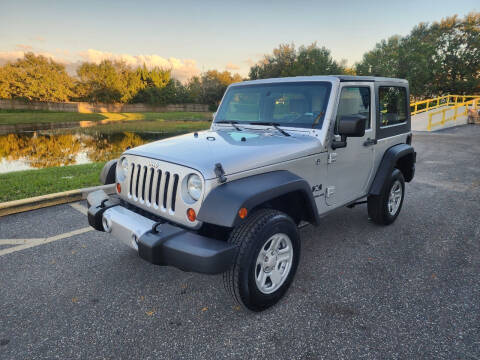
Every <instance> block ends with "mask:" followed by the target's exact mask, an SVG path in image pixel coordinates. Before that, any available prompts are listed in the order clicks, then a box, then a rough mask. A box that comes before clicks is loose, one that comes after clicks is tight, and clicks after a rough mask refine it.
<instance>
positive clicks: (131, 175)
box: [130, 164, 135, 195]
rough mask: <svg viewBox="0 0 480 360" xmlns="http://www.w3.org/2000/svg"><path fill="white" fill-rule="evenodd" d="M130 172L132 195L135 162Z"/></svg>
mask: <svg viewBox="0 0 480 360" xmlns="http://www.w3.org/2000/svg"><path fill="white" fill-rule="evenodd" d="M130 171H131V174H130V195H132V186H133V173H134V172H135V164H132V170H130Z"/></svg>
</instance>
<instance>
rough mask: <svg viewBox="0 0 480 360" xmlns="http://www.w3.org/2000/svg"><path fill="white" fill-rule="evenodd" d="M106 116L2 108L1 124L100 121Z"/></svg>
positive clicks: (0, 114)
mask: <svg viewBox="0 0 480 360" xmlns="http://www.w3.org/2000/svg"><path fill="white" fill-rule="evenodd" d="M104 118H105V117H104V116H103V115H101V114H80V113H70V112H49V111H21V110H20V111H18V110H15V111H13V110H7V111H6V110H1V111H0V124H1V125H15V124H35V123H56V122H74V121H98V120H102V119H104Z"/></svg>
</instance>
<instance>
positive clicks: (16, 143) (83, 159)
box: [0, 122, 206, 173]
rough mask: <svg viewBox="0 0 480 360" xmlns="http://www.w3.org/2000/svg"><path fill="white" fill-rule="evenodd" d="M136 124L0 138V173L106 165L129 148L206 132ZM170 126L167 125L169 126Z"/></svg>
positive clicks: (17, 133)
mask: <svg viewBox="0 0 480 360" xmlns="http://www.w3.org/2000/svg"><path fill="white" fill-rule="evenodd" d="M142 123H143V122H138V123H136V124H135V125H136V126H135V127H134V128H132V127H131V126H121V125H118V124H117V125H116V126H115V127H113V128H112V127H107V126H104V125H99V126H95V127H90V128H71V129H65V128H62V129H56V130H36V131H21V132H16V133H13V132H12V133H8V134H4V135H0V173H7V172H11V171H18V170H27V169H40V168H45V167H51V166H65V165H75V164H86V163H91V162H100V161H107V160H111V159H114V158H116V157H118V156H119V155H120V154H121V153H122V152H123V151H125V150H126V149H127V148H128V147H135V146H139V145H142V144H145V143H148V142H152V141H156V140H160V139H163V138H166V137H171V136H175V135H178V134H180V133H186V132H189V131H194V130H200V129H201V128H205V126H206V125H205V124H200V123H198V125H197V126H196V127H197V128H195V129H186V128H185V127H183V128H177V129H176V128H174V127H172V126H168V128H167V129H165V128H164V127H162V126H161V124H159V125H158V127H152V124H142ZM169 125H170V124H169Z"/></svg>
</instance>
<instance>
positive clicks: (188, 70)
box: [0, 44, 233, 81]
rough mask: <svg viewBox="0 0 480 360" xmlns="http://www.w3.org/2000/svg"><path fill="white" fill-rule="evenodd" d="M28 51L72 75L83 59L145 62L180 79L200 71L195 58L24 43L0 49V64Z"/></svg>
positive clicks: (131, 62) (13, 59)
mask: <svg viewBox="0 0 480 360" xmlns="http://www.w3.org/2000/svg"><path fill="white" fill-rule="evenodd" d="M28 51H32V52H34V53H35V54H36V55H43V56H45V57H48V58H51V59H53V60H55V61H57V62H59V63H62V64H64V65H65V66H66V70H67V72H68V73H69V74H70V75H75V74H76V70H77V68H78V66H79V65H80V64H81V62H82V61H89V62H93V63H96V64H98V63H100V62H101V61H103V60H113V61H124V62H125V63H126V64H127V65H130V66H132V67H137V66H143V64H145V65H146V66H147V68H153V67H155V66H158V67H160V68H163V69H171V70H172V76H173V77H174V78H175V79H178V80H180V81H185V80H188V79H190V78H191V77H192V76H195V75H198V74H199V73H200V70H199V68H198V66H197V62H196V61H195V60H193V59H177V58H174V57H170V58H164V57H162V56H160V55H155V54H153V55H130V54H114V53H110V52H106V51H101V50H95V49H88V50H86V51H81V52H78V53H71V52H69V51H68V50H64V49H56V50H55V52H54V53H49V52H45V51H37V50H36V49H35V48H34V47H32V46H29V45H23V44H18V45H17V46H16V49H15V50H13V51H3V52H1V51H0V65H2V64H5V63H6V62H9V61H15V60H17V59H21V58H23V55H24V54H25V52H28ZM231 65H233V64H231Z"/></svg>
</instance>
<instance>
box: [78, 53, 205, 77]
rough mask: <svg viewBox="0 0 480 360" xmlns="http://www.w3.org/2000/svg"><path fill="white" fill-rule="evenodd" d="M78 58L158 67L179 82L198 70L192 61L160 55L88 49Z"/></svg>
mask: <svg viewBox="0 0 480 360" xmlns="http://www.w3.org/2000/svg"><path fill="white" fill-rule="evenodd" d="M79 55H80V57H81V58H82V59H84V60H85V61H90V62H94V63H97V64H98V63H100V62H101V61H103V60H113V61H124V62H125V63H126V64H127V65H130V66H132V67H137V66H143V64H145V66H147V68H152V67H155V66H158V67H160V68H164V69H171V70H172V76H173V77H175V78H176V79H178V80H180V81H185V80H187V79H189V78H191V77H192V76H194V75H198V74H199V73H200V70H199V69H198V67H197V62H196V61H195V60H192V59H177V58H174V57H170V58H168V59H167V58H164V57H162V56H160V55H155V54H153V55H130V54H114V53H110V52H105V51H101V50H95V49H88V50H87V51H82V52H80V53H79Z"/></svg>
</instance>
